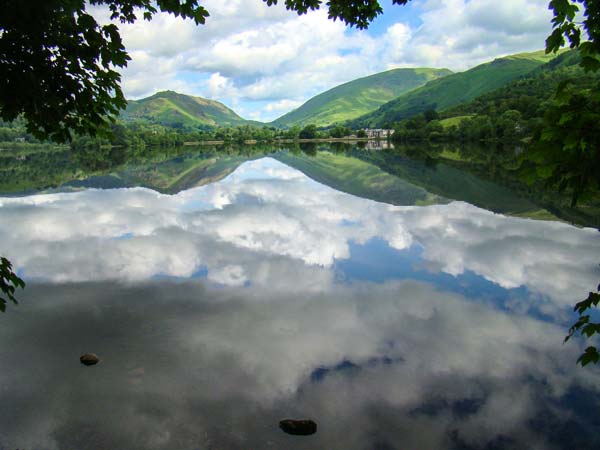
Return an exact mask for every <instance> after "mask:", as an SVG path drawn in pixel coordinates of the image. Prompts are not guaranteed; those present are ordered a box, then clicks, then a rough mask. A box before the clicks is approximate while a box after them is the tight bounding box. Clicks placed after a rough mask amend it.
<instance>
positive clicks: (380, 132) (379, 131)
mask: <svg viewBox="0 0 600 450" xmlns="http://www.w3.org/2000/svg"><path fill="white" fill-rule="evenodd" d="M364 132H365V133H367V137H368V138H369V139H387V138H389V137H390V136H392V134H394V130H388V129H384V128H365V129H364Z"/></svg>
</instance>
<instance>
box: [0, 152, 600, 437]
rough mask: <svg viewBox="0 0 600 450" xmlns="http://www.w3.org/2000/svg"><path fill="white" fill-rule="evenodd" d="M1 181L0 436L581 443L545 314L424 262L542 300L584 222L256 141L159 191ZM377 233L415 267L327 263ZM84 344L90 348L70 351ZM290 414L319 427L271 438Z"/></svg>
mask: <svg viewBox="0 0 600 450" xmlns="http://www.w3.org/2000/svg"><path fill="white" fill-rule="evenodd" d="M0 203H1V204H2V207H1V208H0V217H1V220H0V242H2V244H3V246H4V248H5V249H6V253H7V255H9V256H10V257H11V258H13V259H14V260H15V262H16V265H17V266H18V268H19V270H21V271H22V272H23V273H24V274H25V276H26V277H27V278H28V280H29V284H28V287H27V289H26V290H25V291H24V292H23V294H22V295H21V299H22V304H21V305H20V306H19V307H17V308H11V309H10V311H9V313H8V314H7V315H6V317H4V318H3V320H4V319H6V320H5V323H4V324H3V327H2V328H1V329H0V363H1V365H2V367H4V368H7V367H8V368H12V370H11V369H9V370H3V371H2V372H0V396H1V397H2V399H1V400H2V404H3V406H4V407H3V408H2V409H1V410H0V411H1V412H0V424H1V425H0V448H1V447H2V446H8V447H7V448H11V447H15V448H16V447H21V448H36V449H37V448H40V449H44V448H48V449H56V448H61V449H68V448H77V449H86V448H94V449H96V448H149V449H150V448H157V449H158V448H189V449H192V448H328V449H364V448H369V449H372V448H419V449H448V448H486V446H487V447H488V448H492V447H493V446H496V447H494V448H523V447H526V448H532V447H535V448H549V449H553V448H570V447H571V446H572V444H573V443H578V444H579V448H593V447H594V444H593V439H596V437H595V434H597V433H595V432H593V431H592V430H594V428H592V425H593V424H592V423H591V422H590V419H589V418H588V417H586V416H585V414H588V413H589V412H590V411H589V408H590V407H592V408H598V406H600V405H599V403H598V400H599V398H600V397H599V396H598V390H599V388H600V385H599V381H600V380H599V379H598V377H597V373H596V371H595V370H591V371H590V370H581V369H578V368H576V367H575V365H574V357H575V354H576V351H574V348H573V347H570V346H561V345H560V344H561V342H562V338H563V336H564V334H565V330H564V328H563V327H561V326H559V325H557V324H556V323H553V321H541V320H538V319H537V318H536V317H531V316H528V315H526V314H522V313H520V312H519V309H518V308H515V309H514V310H510V309H509V310H508V311H507V310H500V309H498V308H496V307H494V306H493V304H490V303H486V302H482V303H478V302H477V301H474V300H473V299H472V298H466V297H465V296H463V295H460V294H458V293H456V292H450V291H448V290H447V289H445V288H444V286H443V284H441V283H437V282H436V276H439V277H442V276H444V277H449V276H459V275H461V274H464V273H465V272H467V271H469V272H471V273H473V274H476V275H477V276H478V277H480V278H482V279H485V280H487V282H489V283H495V284H496V285H498V286H499V289H500V288H501V289H512V288H516V287H518V286H525V287H526V288H527V292H528V293H529V294H530V297H531V298H529V299H528V300H531V301H534V300H536V299H537V301H539V302H541V304H543V305H544V307H545V312H546V313H547V314H550V315H555V316H556V317H559V316H560V315H561V314H564V312H565V310H566V309H565V307H566V306H568V305H569V304H570V303H572V302H573V299H574V298H578V296H581V295H582V294H579V293H580V292H581V293H585V292H586V290H587V289H589V287H590V286H593V285H594V282H595V281H596V279H597V276H598V273H597V272H596V263H597V261H596V259H597V255H598V250H599V248H600V242H599V240H598V236H597V233H596V232H594V231H592V230H582V229H576V228H574V227H570V226H568V225H565V224H559V223H549V222H535V221H531V220H523V219H516V218H508V217H504V216H500V215H496V214H493V213H490V212H487V211H484V210H481V209H478V208H475V207H473V206H470V205H468V204H465V203H452V204H450V205H441V206H429V207H394V206H390V205H386V204H381V203H376V202H372V201H368V200H364V199H360V198H356V197H352V196H349V195H347V194H343V193H339V192H336V191H334V190H332V189H330V188H327V187H324V186H322V185H319V184H317V183H315V182H313V181H311V180H309V179H307V178H305V177H304V176H302V175H299V174H298V172H296V171H294V170H292V169H289V168H287V167H286V166H284V165H282V164H280V163H277V162H275V161H273V160H270V159H263V160H259V161H256V162H252V163H247V164H244V165H243V166H242V167H241V168H240V169H239V170H238V171H236V172H235V173H234V174H232V175H231V176H230V177H228V178H227V179H225V180H223V181H222V182H219V183H216V184H213V185H209V186H205V187H203V188H198V189H193V190H190V191H185V192H182V193H180V194H178V195H175V196H163V195H160V194H157V193H155V192H152V191H149V190H145V189H123V190H109V191H99V190H89V191H83V192H78V193H69V194H51V195H46V196H33V197H25V198H20V199H1V200H0ZM376 240H379V241H382V242H385V243H386V245H387V246H388V247H389V248H390V251H392V252H399V254H404V255H409V258H408V259H407V261H409V262H410V264H413V265H414V266H415V268H411V270H412V272H411V271H408V272H407V273H409V274H410V273H414V272H415V271H416V270H423V271H427V272H428V273H430V274H431V276H430V278H428V279H427V280H426V281H423V280H424V279H423V278H420V279H421V281H415V280H414V279H410V276H406V277H399V278H401V279H385V280H369V279H368V277H367V278H366V279H365V278H356V279H353V278H352V276H351V273H350V272H345V273H343V274H340V273H339V264H338V262H340V261H351V260H352V258H356V257H357V252H356V251H354V250H353V249H354V248H359V247H362V248H367V249H368V248H370V247H369V246H371V245H372V243H373V242H375V241H376ZM415 249H418V251H415ZM371 253H372V254H371ZM371 253H369V252H368V251H367V252H366V253H364V254H363V256H362V257H363V258H364V261H363V262H364V263H365V264H367V265H368V264H375V263H376V262H377V260H378V255H377V252H371ZM197 274H202V276H206V277H207V280H198V279H194V275H197ZM436 274H437V275H436ZM341 275H342V276H343V277H345V279H344V281H343V282H342V281H341V280H340V276H341ZM157 276H160V278H158V279H157ZM165 276H166V278H165ZM533 297H535V298H533ZM521 300H523V299H521ZM557 320H558V322H561V320H560V317H559V319H557ZM92 350H93V351H95V352H97V353H98V354H100V355H101V357H102V358H103V360H104V361H103V363H102V364H100V365H99V366H97V367H95V368H93V369H92V370H83V369H82V368H81V367H80V366H79V363H78V360H77V358H78V356H79V354H80V353H83V352H85V351H92ZM582 393H583V394H582ZM577 395H580V396H581V395H584V397H585V398H586V399H587V400H586V401H587V402H588V403H587V404H585V407H584V406H582V404H581V402H578V401H573V400H572V399H573V398H577ZM592 411H593V409H592ZM288 416H292V417H293V416H301V417H303V416H307V417H312V418H314V419H315V420H317V422H318V423H319V433H318V434H317V435H316V436H314V437H313V438H311V439H312V440H305V441H302V440H297V439H296V440H290V439H291V438H290V437H288V436H285V435H282V434H281V433H280V431H279V430H278V428H277V422H278V420H279V419H281V418H282V417H288ZM577 439H579V440H580V441H577Z"/></svg>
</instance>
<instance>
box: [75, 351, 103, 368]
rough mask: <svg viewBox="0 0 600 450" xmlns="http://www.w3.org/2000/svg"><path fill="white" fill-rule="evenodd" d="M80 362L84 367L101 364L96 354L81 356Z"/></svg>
mask: <svg viewBox="0 0 600 450" xmlns="http://www.w3.org/2000/svg"><path fill="white" fill-rule="evenodd" d="M79 361H81V364H83V365H84V366H94V365H96V364H98V363H99V362H100V358H98V355H96V354H95V353H86V354H85V355H81V356H80V357H79Z"/></svg>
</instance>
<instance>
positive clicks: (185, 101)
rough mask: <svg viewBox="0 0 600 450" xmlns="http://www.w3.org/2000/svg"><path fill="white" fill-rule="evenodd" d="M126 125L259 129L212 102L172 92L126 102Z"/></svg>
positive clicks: (250, 122) (124, 112) (228, 109)
mask: <svg viewBox="0 0 600 450" xmlns="http://www.w3.org/2000/svg"><path fill="white" fill-rule="evenodd" d="M121 119H123V120H125V121H132V120H144V121H147V122H150V123H156V124H160V125H164V126H169V127H174V128H178V127H182V126H237V125H248V124H251V125H257V124H258V125H262V124H260V123H259V122H254V121H249V120H245V119H243V118H241V117H240V116H238V115H237V114H236V113H235V112H234V111H233V110H232V109H230V108H228V107H227V106H225V105H224V104H222V103H219V102H217V101H214V100H208V99H205V98H202V97H193V96H191V95H184V94H178V93H177V92H173V91H162V92H158V93H156V94H154V95H152V96H151V97H147V98H144V99H141V100H129V102H128V104H127V109H126V110H125V111H123V112H122V113H121Z"/></svg>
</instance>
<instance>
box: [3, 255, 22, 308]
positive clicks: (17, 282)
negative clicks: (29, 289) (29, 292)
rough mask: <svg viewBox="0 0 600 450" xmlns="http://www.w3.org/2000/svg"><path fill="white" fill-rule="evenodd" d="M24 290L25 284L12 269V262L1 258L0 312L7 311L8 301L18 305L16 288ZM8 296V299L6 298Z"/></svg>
mask: <svg viewBox="0 0 600 450" xmlns="http://www.w3.org/2000/svg"><path fill="white" fill-rule="evenodd" d="M18 287H20V288H24V287H25V282H24V281H23V280H22V279H21V278H19V277H18V276H17V275H16V274H15V273H14V272H13V269H12V264H11V263H10V261H9V260H8V259H6V258H4V257H1V258H0V294H2V295H0V311H1V312H4V311H6V303H7V300H10V301H12V302H13V303H14V304H17V300H16V299H15V296H14V294H15V290H16V288H18ZM4 296H6V298H4Z"/></svg>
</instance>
